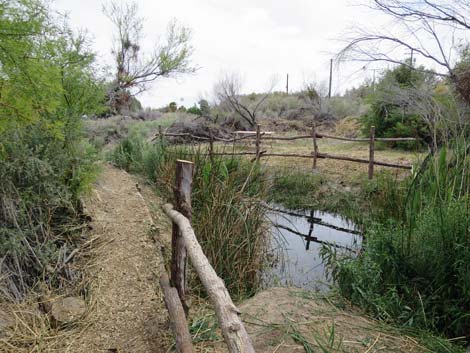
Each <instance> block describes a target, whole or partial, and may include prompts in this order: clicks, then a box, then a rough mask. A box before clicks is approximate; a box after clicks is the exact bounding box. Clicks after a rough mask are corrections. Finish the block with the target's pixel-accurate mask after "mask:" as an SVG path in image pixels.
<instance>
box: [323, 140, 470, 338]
mask: <svg viewBox="0 0 470 353" xmlns="http://www.w3.org/2000/svg"><path fill="white" fill-rule="evenodd" d="M469 147H470V146H469V144H468V142H467V141H465V140H456V141H454V143H453V144H451V145H449V146H447V147H443V148H442V149H441V150H440V152H439V153H438V154H437V155H430V156H429V157H428V158H427V159H426V161H425V162H424V163H423V165H422V167H421V169H420V170H418V171H417V173H416V174H415V176H414V177H413V178H411V179H410V180H408V181H406V182H405V183H404V184H402V185H401V187H402V188H403V189H404V190H403V191H404V192H400V191H399V190H398V189H396V187H397V186H398V185H399V184H396V185H394V184H393V183H389V184H382V185H381V186H382V187H383V188H384V189H383V190H385V191H384V195H385V196H386V197H383V196H384V195H382V196H381V197H376V196H375V199H374V200H373V201H377V207H378V208H380V209H381V212H380V213H378V215H379V216H378V217H377V219H376V220H375V222H371V223H370V224H369V226H368V227H367V234H366V238H365V242H364V249H363V252H362V253H361V255H360V256H358V257H355V258H352V257H349V258H344V257H339V256H337V254H336V253H335V252H334V250H331V249H330V250H328V249H324V251H323V256H324V258H325V259H326V260H327V262H328V264H329V267H330V269H331V270H332V276H333V278H334V279H335V280H336V282H337V283H338V285H339V289H340V291H341V293H342V294H343V295H344V296H346V297H347V298H349V299H350V300H351V301H352V302H353V303H355V304H358V305H360V306H362V307H364V308H366V309H367V310H368V311H369V312H371V313H373V314H374V315H376V316H377V317H379V318H382V319H385V320H388V321H394V322H399V323H401V324H402V325H405V326H410V327H417V328H424V329H428V330H433V331H435V332H439V333H444V334H446V335H447V336H448V337H460V336H466V337H467V339H468V337H470V315H469V314H468V313H469V312H470V198H469V188H470V177H469V174H470V173H469V171H470V158H469V157H468V151H469Z"/></svg>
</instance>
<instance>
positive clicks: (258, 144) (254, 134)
mask: <svg viewBox="0 0 470 353" xmlns="http://www.w3.org/2000/svg"><path fill="white" fill-rule="evenodd" d="M270 134H271V132H262V131H261V130H260V126H259V125H257V126H256V131H250V133H249V134H247V135H246V136H241V137H237V135H236V136H235V137H233V138H231V139H224V138H219V137H215V136H213V135H212V133H209V137H204V136H195V135H192V134H189V133H164V132H163V130H162V129H161V128H160V127H159V135H158V136H159V137H160V141H162V140H163V137H189V138H190V139H194V140H202V141H209V143H210V148H209V156H210V157H211V158H213V156H217V155H218V156H243V155H253V156H254V160H256V161H259V160H260V159H261V158H265V157H296V158H312V159H313V163H312V169H313V170H315V169H316V168H317V159H319V158H320V159H334V160H341V161H349V162H357V163H367V164H368V165H369V167H368V177H369V179H372V178H373V176H374V166H375V165H378V166H383V167H389V168H401V169H411V168H412V167H411V165H404V164H398V163H389V162H380V161H376V160H375V142H376V141H388V142H403V141H417V140H418V139H416V138H413V137H390V138H389V137H386V138H385V137H375V127H374V126H372V127H371V129H370V135H369V138H349V137H340V136H332V135H326V134H321V133H318V132H317V131H316V126H315V124H314V126H313V128H312V133H311V134H310V135H299V136H284V137H282V136H279V137H277V136H269V135H270ZM158 136H156V137H155V138H154V139H156V138H157V137H158ZM322 138H327V139H335V140H341V141H350V142H369V159H362V158H355V157H347V156H338V155H331V154H327V153H320V152H319V151H318V144H317V140H318V139H322ZM247 139H254V140H255V152H235V151H232V152H230V153H228V152H214V147H213V144H214V141H220V142H224V143H235V142H237V141H242V140H247ZM302 139H311V140H312V143H313V146H312V147H313V150H312V153H311V154H299V153H274V152H273V153H267V151H262V141H263V140H270V141H275V140H278V141H294V140H302ZM203 155H204V154H203Z"/></svg>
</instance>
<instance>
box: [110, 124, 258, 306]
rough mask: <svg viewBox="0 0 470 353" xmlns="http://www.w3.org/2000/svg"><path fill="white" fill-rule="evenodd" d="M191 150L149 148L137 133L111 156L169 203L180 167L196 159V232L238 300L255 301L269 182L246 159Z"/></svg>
mask: <svg viewBox="0 0 470 353" xmlns="http://www.w3.org/2000/svg"><path fill="white" fill-rule="evenodd" d="M187 152H189V150H188V149H187V148H184V147H182V148H171V149H169V148H167V147H166V146H165V145H161V144H159V143H156V144H154V143H148V142H146V141H145V140H144V139H143V137H142V135H141V134H140V133H139V131H133V132H132V133H131V134H130V136H129V137H128V138H126V139H124V140H123V141H122V142H121V143H120V144H119V146H118V147H117V148H116V149H115V150H114V152H113V153H112V154H111V156H110V158H111V160H112V161H113V163H115V164H116V165H117V166H119V167H121V168H124V169H126V170H129V171H131V172H135V173H141V174H144V175H146V176H147V177H148V178H149V179H150V180H152V181H153V182H155V183H156V185H157V187H158V188H159V190H160V192H162V193H163V194H164V195H165V196H166V198H167V199H170V200H171V199H172V198H173V192H172V185H173V183H174V170H175V161H176V159H178V158H180V159H181V158H185V159H188V158H191V160H192V161H194V163H195V175H194V180H193V196H192V203H193V226H194V229H195V232H196V234H197V236H198V240H199V242H200V244H201V246H202V248H203V250H204V253H205V254H206V255H207V257H208V258H209V261H210V262H211V264H212V266H213V267H214V269H215V271H216V272H217V274H218V275H219V276H220V277H221V278H223V279H224V281H225V284H226V286H227V288H228V290H229V292H230V293H231V295H232V296H233V297H234V298H237V299H240V298H244V297H247V296H251V295H253V294H254V293H255V292H256V290H257V289H258V287H259V284H260V274H261V273H260V270H261V268H262V267H263V265H264V264H263V258H264V256H263V252H264V251H265V250H266V246H265V241H266V238H265V218H264V212H265V210H264V208H263V207H262V206H261V203H260V201H261V200H263V199H264V198H265V192H266V182H265V178H264V175H263V173H262V172H261V170H260V168H259V166H258V165H257V164H250V163H247V162H245V161H243V160H240V159H221V158H215V159H214V160H213V161H211V160H209V158H208V157H206V156H204V155H203V154H202V153H201V151H200V150H199V149H194V150H192V151H190V152H192V155H191V156H189V155H188V154H187Z"/></svg>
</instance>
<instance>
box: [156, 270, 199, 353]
mask: <svg viewBox="0 0 470 353" xmlns="http://www.w3.org/2000/svg"><path fill="white" fill-rule="evenodd" d="M160 286H161V287H162V290H163V299H164V301H165V305H166V307H167V309H168V314H169V317H170V327H171V330H172V331H173V335H174V336H175V348H176V352H178V353H193V352H194V348H193V343H192V339H191V334H190V333H189V328H188V322H187V321H186V314H185V312H184V310H183V306H182V305H181V301H180V298H179V295H178V291H177V290H176V288H174V287H170V282H169V280H168V275H167V273H166V271H165V270H164V271H163V273H162V275H161V276H160Z"/></svg>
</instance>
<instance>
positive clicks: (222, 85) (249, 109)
mask: <svg viewBox="0 0 470 353" xmlns="http://www.w3.org/2000/svg"><path fill="white" fill-rule="evenodd" d="M274 86H275V78H273V79H272V80H271V84H270V87H269V89H268V90H267V92H266V93H263V94H259V95H258V94H256V95H253V98H254V100H253V101H252V102H250V104H248V103H247V102H245V101H244V100H243V99H242V98H243V96H242V94H241V90H242V80H241V77H240V75H238V74H235V73H230V74H226V75H225V76H224V77H223V78H222V79H221V80H220V81H219V82H218V83H217V84H216V85H215V87H214V95H215V97H216V99H217V100H218V102H219V104H223V103H225V104H227V105H228V107H229V108H230V109H231V110H233V111H234V112H235V113H236V114H237V115H238V116H239V117H240V118H241V119H243V120H244V121H246V122H247V123H248V124H249V125H250V127H254V126H256V124H257V113H258V111H259V109H260V107H261V106H262V105H263V103H264V102H265V101H266V98H268V96H269V94H270V93H271V92H272V90H273V88H274Z"/></svg>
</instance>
